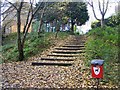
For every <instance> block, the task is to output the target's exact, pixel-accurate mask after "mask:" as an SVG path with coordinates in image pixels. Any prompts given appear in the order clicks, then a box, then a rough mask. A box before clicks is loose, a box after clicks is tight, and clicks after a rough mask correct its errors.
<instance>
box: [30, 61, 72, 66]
mask: <svg viewBox="0 0 120 90" xmlns="http://www.w3.org/2000/svg"><path fill="white" fill-rule="evenodd" d="M72 64H73V63H59V62H32V65H33V66H41V65H47V66H71V65H72Z"/></svg>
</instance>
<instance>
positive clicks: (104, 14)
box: [103, 0, 109, 15]
mask: <svg viewBox="0 0 120 90" xmlns="http://www.w3.org/2000/svg"><path fill="white" fill-rule="evenodd" d="M108 4H109V0H107V3H106V8H105V11H104V12H103V13H104V15H105V14H106V12H107V10H108Z"/></svg>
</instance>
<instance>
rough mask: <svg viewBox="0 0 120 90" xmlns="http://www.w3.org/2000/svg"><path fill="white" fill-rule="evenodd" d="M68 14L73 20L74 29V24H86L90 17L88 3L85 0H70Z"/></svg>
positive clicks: (72, 27)
mask: <svg viewBox="0 0 120 90" xmlns="http://www.w3.org/2000/svg"><path fill="white" fill-rule="evenodd" d="M66 15H67V16H68V17H69V18H70V20H71V24H72V25H71V30H72V32H73V31H74V25H75V23H77V25H82V24H85V22H86V21H87V20H88V19H89V16H88V12H87V5H86V3H84V2H69V3H68V4H67V7H66Z"/></svg>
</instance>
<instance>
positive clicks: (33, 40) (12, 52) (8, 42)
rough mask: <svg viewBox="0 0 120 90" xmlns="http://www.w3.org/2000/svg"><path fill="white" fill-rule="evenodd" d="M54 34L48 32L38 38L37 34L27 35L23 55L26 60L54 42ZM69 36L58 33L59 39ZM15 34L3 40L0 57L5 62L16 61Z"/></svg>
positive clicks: (64, 33)
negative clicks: (0, 56)
mask: <svg viewBox="0 0 120 90" xmlns="http://www.w3.org/2000/svg"><path fill="white" fill-rule="evenodd" d="M54 36H55V33H52V32H49V33H44V34H42V37H40V38H38V37H37V33H31V34H28V36H27V39H26V42H25V46H24V55H25V58H26V59H27V58H28V57H31V56H33V55H35V54H38V53H41V52H42V51H43V50H45V49H47V48H49V47H50V46H51V45H52V44H53V41H54ZM67 36H69V34H68V33H66V32H60V33H58V38H59V39H65V38H66V37H67ZM16 38H17V34H16V33H13V34H10V35H9V36H7V37H6V38H4V42H3V43H4V46H3V47H2V54H3V55H2V56H3V57H4V60H6V61H18V50H17V39H16Z"/></svg>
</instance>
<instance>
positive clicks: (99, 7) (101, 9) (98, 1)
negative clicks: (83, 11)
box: [98, 0, 103, 15]
mask: <svg viewBox="0 0 120 90" xmlns="http://www.w3.org/2000/svg"><path fill="white" fill-rule="evenodd" d="M98 5H99V10H100V13H101V14H102V15H103V11H102V9H101V4H100V1H99V0H98Z"/></svg>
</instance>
